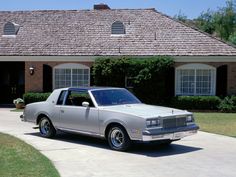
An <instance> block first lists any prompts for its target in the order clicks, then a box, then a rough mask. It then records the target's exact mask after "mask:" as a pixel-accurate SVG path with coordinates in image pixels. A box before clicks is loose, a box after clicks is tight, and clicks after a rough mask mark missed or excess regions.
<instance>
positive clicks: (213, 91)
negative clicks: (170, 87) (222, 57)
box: [175, 63, 216, 96]
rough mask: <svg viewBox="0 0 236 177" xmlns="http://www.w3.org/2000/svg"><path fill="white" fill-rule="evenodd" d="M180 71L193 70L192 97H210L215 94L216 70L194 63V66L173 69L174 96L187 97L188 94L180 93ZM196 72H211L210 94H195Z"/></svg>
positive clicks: (188, 65) (187, 65) (186, 65)
mask: <svg viewBox="0 0 236 177" xmlns="http://www.w3.org/2000/svg"><path fill="white" fill-rule="evenodd" d="M181 70H194V93H193V94H192V95H193V96H201V95H206V96H211V95H215V94H216V68H215V67H213V66H210V65H207V64H199V63H194V64H185V65H181V66H179V67H177V68H176V69H175V95H176V96H178V95H179V96H180V95H183V96H184V95H186V96H187V95H189V94H184V93H181V86H179V84H178V82H180V80H179V78H180V76H179V75H178V74H179V73H180V72H179V71H181ZM197 70H210V71H211V73H212V77H211V91H210V94H197V93H196V78H197Z"/></svg>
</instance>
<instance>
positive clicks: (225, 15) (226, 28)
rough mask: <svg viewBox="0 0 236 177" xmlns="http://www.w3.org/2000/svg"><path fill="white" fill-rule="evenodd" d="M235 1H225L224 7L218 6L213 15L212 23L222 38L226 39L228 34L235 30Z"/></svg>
mask: <svg viewBox="0 0 236 177" xmlns="http://www.w3.org/2000/svg"><path fill="white" fill-rule="evenodd" d="M235 2H236V1H232V0H230V1H227V2H226V7H222V8H220V9H219V10H218V11H217V12H215V13H214V15H213V23H214V26H215V32H216V33H217V35H218V36H219V37H220V38H221V39H224V40H228V39H229V36H230V35H231V34H233V33H234V31H235V30H236V9H235Z"/></svg>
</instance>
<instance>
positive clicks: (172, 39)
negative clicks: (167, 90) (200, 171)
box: [0, 4, 236, 103]
mask: <svg viewBox="0 0 236 177" xmlns="http://www.w3.org/2000/svg"><path fill="white" fill-rule="evenodd" d="M0 28H1V30H0V102H1V103H8V102H12V99H13V98H16V97H19V96H22V94H23V93H24V92H30V91H33V92H49V91H51V90H52V89H55V88H61V87H68V86H73V87H78V86H89V85H90V67H91V65H92V64H93V62H94V60H95V59H96V58H97V57H98V56H112V57H117V56H142V57H147V56H160V55H167V56H172V57H173V58H174V61H175V76H174V77H175V81H174V80H173V82H174V83H173V87H175V88H174V89H173V90H175V93H174V94H175V95H227V94H236V48H235V47H234V46H231V45H229V44H227V43H225V42H223V41H221V40H219V39H216V38H214V37H212V36H209V35H207V34H205V33H203V32H201V31H198V30H196V29H193V28H191V27H189V26H186V25H185V24H183V23H180V22H177V21H175V20H173V19H172V18H170V17H168V16H166V15H163V14H162V13H159V12H157V11H156V10H155V9H110V8H109V7H108V6H107V5H105V4H98V5H94V9H92V10H39V11H13V12H9V11H1V12H0Z"/></svg>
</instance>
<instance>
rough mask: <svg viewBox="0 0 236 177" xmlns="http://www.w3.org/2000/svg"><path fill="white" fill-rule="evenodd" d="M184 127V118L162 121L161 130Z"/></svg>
mask: <svg viewBox="0 0 236 177" xmlns="http://www.w3.org/2000/svg"><path fill="white" fill-rule="evenodd" d="M184 126H186V117H181V118H169V119H163V128H176V127H184Z"/></svg>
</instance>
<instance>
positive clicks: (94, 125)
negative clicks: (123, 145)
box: [59, 91, 99, 134]
mask: <svg viewBox="0 0 236 177" xmlns="http://www.w3.org/2000/svg"><path fill="white" fill-rule="evenodd" d="M84 101H86V102H89V106H88V107H84V106H82V103H83V102H84ZM59 127H61V128H64V129H69V130H73V131H74V130H75V131H81V132H85V133H92V134H98V133H99V122H98V109H97V108H95V107H94V105H93V103H92V101H91V99H90V97H89V94H88V93H87V91H86V92H85V91H69V92H68V95H67V98H66V101H65V105H62V106H61V107H60V120H59Z"/></svg>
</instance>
